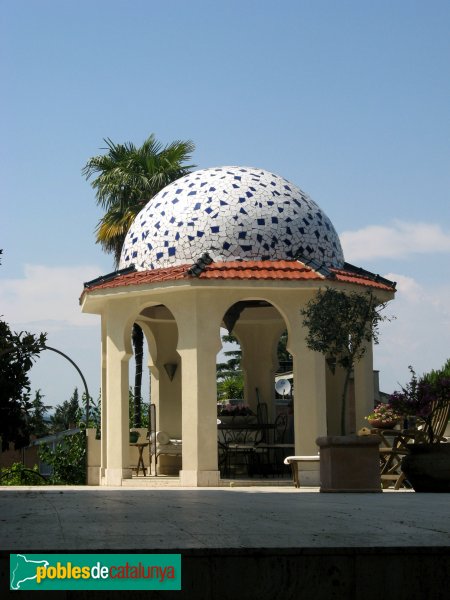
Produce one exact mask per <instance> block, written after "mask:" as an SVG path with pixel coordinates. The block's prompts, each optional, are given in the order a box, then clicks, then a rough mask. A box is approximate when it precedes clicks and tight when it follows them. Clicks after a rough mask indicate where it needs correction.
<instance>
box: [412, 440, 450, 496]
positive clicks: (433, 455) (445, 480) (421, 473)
mask: <svg viewBox="0 0 450 600" xmlns="http://www.w3.org/2000/svg"><path fill="white" fill-rule="evenodd" d="M408 450H409V454H408V455H407V456H405V457H404V458H403V460H402V471H403V472H404V473H405V475H406V478H407V480H408V481H409V483H410V484H411V485H412V486H413V488H414V490H415V491H416V492H450V444H445V443H439V444H408Z"/></svg>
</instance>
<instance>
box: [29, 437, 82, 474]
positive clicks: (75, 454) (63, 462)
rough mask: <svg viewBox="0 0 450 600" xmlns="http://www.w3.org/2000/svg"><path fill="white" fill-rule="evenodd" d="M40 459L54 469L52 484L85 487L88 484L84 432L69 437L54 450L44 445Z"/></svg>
mask: <svg viewBox="0 0 450 600" xmlns="http://www.w3.org/2000/svg"><path fill="white" fill-rule="evenodd" d="M39 458H40V459H41V460H42V461H43V462H45V463H46V464H48V465H49V466H50V467H52V475H51V476H50V479H49V480H50V483H51V484H54V485H57V484H63V485H85V483H86V435H85V432H84V431H81V432H80V433H75V434H74V435H68V436H66V437H64V438H62V439H61V441H60V442H58V443H57V444H56V447H55V449H52V448H51V447H50V446H48V445H47V444H43V445H42V446H41V448H40V449H39Z"/></svg>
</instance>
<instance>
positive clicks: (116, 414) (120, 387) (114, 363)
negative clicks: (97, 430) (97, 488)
mask: <svg viewBox="0 0 450 600" xmlns="http://www.w3.org/2000/svg"><path fill="white" fill-rule="evenodd" d="M105 319H106V378H105V379H106V418H105V419H104V420H103V422H102V437H103V434H105V438H106V464H105V470H104V478H103V483H104V485H111V486H112V485H122V479H129V478H131V469H130V464H129V463H130V458H129V407H128V403H129V400H128V387H129V383H128V362H129V359H130V356H131V342H130V341H129V339H128V338H129V337H130V335H131V333H130V334H127V332H126V331H125V329H127V328H128V325H129V326H130V332H131V323H128V321H129V320H128V319H127V313H126V309H125V307H124V306H123V305H122V304H120V305H110V306H109V307H108V310H107V312H106V314H105ZM126 342H128V347H126ZM103 443H104V442H103V439H102V444H103Z"/></svg>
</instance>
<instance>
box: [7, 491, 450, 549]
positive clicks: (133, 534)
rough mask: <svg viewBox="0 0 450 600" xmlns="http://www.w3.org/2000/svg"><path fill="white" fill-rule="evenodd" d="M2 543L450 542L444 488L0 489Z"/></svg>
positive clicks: (263, 545) (22, 546)
mask: <svg viewBox="0 0 450 600" xmlns="http://www.w3.org/2000/svg"><path fill="white" fill-rule="evenodd" d="M0 539H1V544H2V548H6V549H8V550H12V551H14V550H17V551H20V550H22V551H25V550H26V551H29V552H30V551H32V550H46V549H48V550H59V549H61V550H62V549H64V550H86V551H93V550H117V549H121V548H124V549H131V548H133V549H137V550H138V549H146V550H148V551H149V550H151V549H155V550H159V551H160V550H161V549H167V550H170V549H175V548H176V549H195V548H198V549H207V548H223V549H226V548H286V549H287V548H330V547H332V548H349V547H359V548H364V547H366V548H374V547H384V548H386V547H396V548H398V547H449V546H450V496H449V495H448V494H415V493H382V494H320V493H318V492H317V491H312V492H310V493H304V492H299V490H295V489H294V488H286V487H280V488H276V489H274V488H237V487H234V488H204V489H198V488H197V489H195V488H192V489H188V488H174V489H167V488H163V489H142V490H136V489H123V488H117V489H111V488H109V489H108V488H86V487H83V488H81V487H80V488H69V487H59V488H45V489H44V488H37V487H35V488H20V489H19V488H1V489H0Z"/></svg>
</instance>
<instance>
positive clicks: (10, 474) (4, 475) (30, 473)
mask: <svg viewBox="0 0 450 600" xmlns="http://www.w3.org/2000/svg"><path fill="white" fill-rule="evenodd" d="M46 484H47V481H46V479H45V477H43V476H42V475H41V474H40V473H39V469H38V466H37V465H34V467H33V468H32V469H29V468H27V467H25V466H24V465H23V464H22V463H14V464H13V465H12V466H11V467H9V468H2V469H0V485H46Z"/></svg>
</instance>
